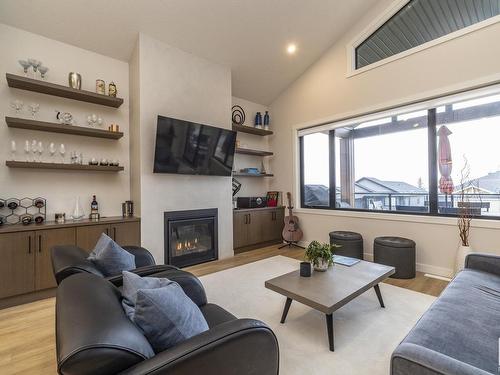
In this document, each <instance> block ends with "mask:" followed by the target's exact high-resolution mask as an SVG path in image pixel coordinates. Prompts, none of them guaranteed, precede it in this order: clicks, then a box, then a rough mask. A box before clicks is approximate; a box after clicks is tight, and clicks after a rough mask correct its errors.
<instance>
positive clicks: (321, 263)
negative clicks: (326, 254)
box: [314, 259, 328, 272]
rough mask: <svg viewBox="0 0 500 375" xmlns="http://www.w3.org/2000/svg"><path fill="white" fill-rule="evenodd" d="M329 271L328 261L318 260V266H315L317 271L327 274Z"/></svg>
mask: <svg viewBox="0 0 500 375" xmlns="http://www.w3.org/2000/svg"><path fill="white" fill-rule="evenodd" d="M327 269H328V260H324V259H318V265H317V266H316V265H314V270H315V271H320V272H325V271H326V270H327Z"/></svg>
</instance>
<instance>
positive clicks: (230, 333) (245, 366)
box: [56, 270, 279, 375]
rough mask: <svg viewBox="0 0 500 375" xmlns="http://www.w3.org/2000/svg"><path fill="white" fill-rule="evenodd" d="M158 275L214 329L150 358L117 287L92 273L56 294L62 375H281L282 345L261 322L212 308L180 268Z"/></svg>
mask: <svg viewBox="0 0 500 375" xmlns="http://www.w3.org/2000/svg"><path fill="white" fill-rule="evenodd" d="M155 276H158V277H168V278H171V279H173V280H175V281H177V282H178V283H179V284H180V285H181V287H182V288H183V289H184V291H185V292H186V294H187V295H188V296H189V297H190V298H191V299H192V300H193V301H194V302H195V303H196V304H197V305H198V306H199V308H200V310H201V312H202V313H203V315H204V317H205V319H206V320H207V323H208V326H209V330H208V331H205V332H203V333H201V334H199V335H197V336H194V337H191V338H190V339H187V340H186V341H184V342H182V343H180V344H179V345H177V346H175V347H172V348H170V349H167V350H165V351H163V352H160V353H156V354H155V353H153V350H152V348H151V346H150V345H149V343H148V341H147V340H146V338H145V337H144V336H143V334H142V333H141V331H140V330H139V329H138V328H137V327H136V326H135V325H134V324H133V323H132V322H131V321H130V320H129V319H128V318H127V316H126V315H125V313H124V311H123V309H122V306H121V298H122V297H121V293H120V291H119V289H118V288H117V287H116V286H114V285H113V284H111V283H109V282H108V281H107V280H106V279H104V278H102V277H100V276H98V275H94V274H92V273H80V274H76V275H73V276H71V277H68V278H66V279H64V281H62V283H61V284H60V285H59V288H58V290H57V302H56V340H57V364H58V372H59V374H61V375H73V374H78V375H87V374H92V375H105V374H106V375H109V374H118V373H120V374H126V375H146V374H148V375H149V374H151V375H174V374H175V375H188V374H189V375H193V374H214V375H215V374H216V375H249V374H252V375H277V374H278V373H279V350H278V342H277V340H276V337H275V335H274V333H273V332H272V331H271V329H270V328H269V327H268V326H266V325H265V324H264V323H262V322H260V321H257V320H253V319H236V318H235V317H234V316H233V315H232V314H230V313H229V312H227V311H226V310H224V309H223V308H221V307H219V306H217V305H215V304H211V303H207V298H206V295H205V291H204V289H203V286H202V284H201V283H200V281H199V280H198V279H197V278H196V277H195V276H193V275H191V274H190V273H187V272H185V271H181V270H166V271H164V272H162V273H160V274H157V275H155Z"/></svg>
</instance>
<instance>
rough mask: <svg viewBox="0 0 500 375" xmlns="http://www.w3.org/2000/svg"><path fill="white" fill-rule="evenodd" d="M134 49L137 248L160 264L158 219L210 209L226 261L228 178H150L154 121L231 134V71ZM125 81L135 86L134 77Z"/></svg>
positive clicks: (157, 46)
mask: <svg viewBox="0 0 500 375" xmlns="http://www.w3.org/2000/svg"><path fill="white" fill-rule="evenodd" d="M137 48H138V50H137V51H136V53H138V56H139V58H138V66H139V68H138V69H137V66H136V64H137V61H135V63H134V62H133V67H134V69H132V70H131V74H132V75H134V74H137V73H138V75H139V80H138V82H139V84H138V92H134V93H133V95H132V97H133V98H135V99H134V101H133V102H132V103H131V106H132V113H137V112H136V111H139V119H138V123H137V124H134V125H133V126H138V127H139V133H140V135H139V137H137V138H136V137H134V139H132V143H135V142H140V150H139V153H138V154H139V156H140V162H139V163H137V164H136V163H135V161H134V162H133V165H134V166H137V167H138V168H140V171H134V172H133V176H136V177H135V178H139V176H140V179H141V181H140V200H141V202H140V205H141V218H142V220H141V226H142V244H143V246H145V247H146V248H148V249H150V250H151V251H152V253H153V255H154V256H155V258H156V260H157V261H158V262H161V261H162V260H163V250H164V248H163V240H164V232H163V213H164V212H165V211H173V210H188V209H201V208H214V207H216V208H218V210H219V257H220V258H225V257H228V256H231V255H233V219H232V206H231V177H215V176H189V175H175V174H153V158H154V148H155V138H156V122H157V116H158V115H163V116H168V117H174V118H179V119H184V120H188V121H193V122H200V123H204V124H208V125H213V126H218V127H221V128H227V129H229V128H231V71H230V69H229V68H227V67H224V66H220V65H217V64H214V63H211V62H209V61H207V60H204V59H201V58H198V57H196V56H193V55H191V54H189V53H186V52H183V51H181V50H179V49H176V48H173V47H170V46H168V45H166V44H164V43H162V42H160V41H157V40H155V39H153V38H151V37H148V36H147V35H143V34H141V35H140V36H139V44H138V47H137ZM131 81H133V82H137V81H136V78H135V77H132V78H131ZM135 90H137V87H136V88H135ZM137 98H139V100H138V101H137ZM137 105H139V107H137ZM134 121H135V120H134ZM132 147H136V146H135V145H133V146H132Z"/></svg>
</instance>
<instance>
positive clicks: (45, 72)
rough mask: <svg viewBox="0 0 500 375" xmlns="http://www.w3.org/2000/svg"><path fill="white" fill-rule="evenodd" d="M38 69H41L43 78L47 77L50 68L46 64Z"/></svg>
mask: <svg viewBox="0 0 500 375" xmlns="http://www.w3.org/2000/svg"><path fill="white" fill-rule="evenodd" d="M38 70H39V71H40V77H42V79H43V80H44V79H45V74H47V72H48V71H49V68H47V67H46V66H41V65H40V67H39V68H38Z"/></svg>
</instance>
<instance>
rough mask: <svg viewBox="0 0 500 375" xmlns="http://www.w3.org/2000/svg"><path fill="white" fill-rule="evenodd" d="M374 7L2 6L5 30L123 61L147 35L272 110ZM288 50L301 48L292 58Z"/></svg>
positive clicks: (6, 2) (195, 0)
mask: <svg viewBox="0 0 500 375" xmlns="http://www.w3.org/2000/svg"><path fill="white" fill-rule="evenodd" d="M375 3H376V0H307V1H304V0H140V1H138V0H105V1H103V0H79V1H78V0H37V1H33V0H1V1H0V22H2V23H5V24H8V25H12V26H14V27H18V28H21V29H24V30H27V31H31V32H33V33H37V34H41V35H44V36H46V37H49V38H52V39H56V40H60V41H62V42H66V43H69V44H72V45H75V46H78V47H81V48H85V49H88V50H91V51H95V52H98V53H101V54H104V55H107V56H111V57H114V58H117V59H121V60H125V61H128V59H129V57H130V55H131V52H132V49H133V47H134V44H135V42H136V39H137V35H138V33H139V32H144V33H146V34H148V35H150V36H152V37H154V38H156V39H159V40H161V41H164V42H165V43H168V44H170V45H172V46H175V47H177V48H180V49H182V50H184V51H187V52H190V53H193V54H194V55H197V56H200V57H203V58H206V59H208V60H210V61H213V62H216V63H219V64H223V65H226V66H229V67H230V68H231V70H232V82H233V95H235V96H239V97H242V98H245V99H248V100H252V101H255V102H258V103H262V104H269V103H271V102H272V101H273V99H275V98H276V97H277V96H278V95H279V94H280V93H281V92H282V91H283V90H284V89H285V88H286V87H287V86H288V85H290V84H291V83H292V82H293V81H294V80H295V79H297V78H298V77H299V76H300V75H301V74H302V73H303V72H304V71H305V70H306V69H307V68H308V67H309V66H310V65H311V64H312V63H313V62H315V61H316V60H317V59H318V58H319V57H320V56H321V55H322V54H323V53H324V52H325V51H326V50H327V49H328V48H329V47H330V46H331V45H332V44H334V43H335V41H336V40H337V39H338V38H339V37H340V36H342V34H344V33H345V32H346V31H347V30H348V28H349V27H350V26H351V25H352V24H353V23H355V22H356V21H357V20H358V19H359V18H360V17H361V16H362V15H363V14H364V13H365V12H366V11H367V10H368V9H369V8H371V7H372V6H373V5H374V4H375ZM288 43H296V45H297V52H296V54H295V55H293V56H290V55H287V53H286V45H287V44H288ZM165 64H166V68H168V62H165Z"/></svg>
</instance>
